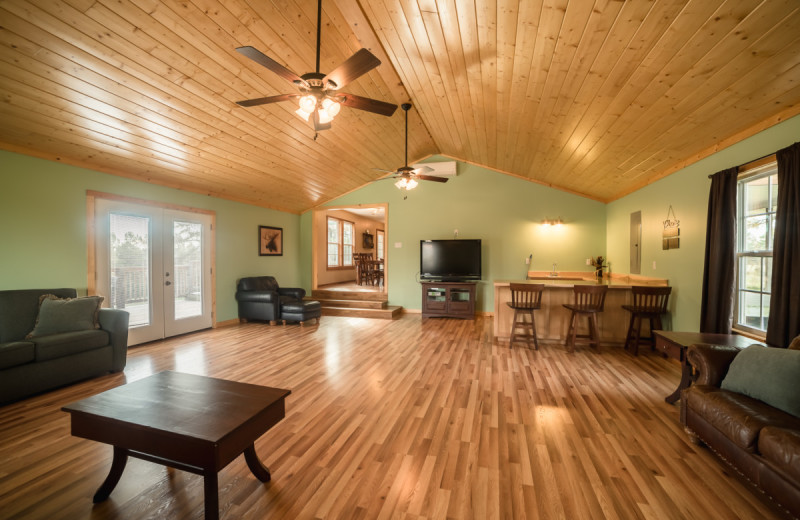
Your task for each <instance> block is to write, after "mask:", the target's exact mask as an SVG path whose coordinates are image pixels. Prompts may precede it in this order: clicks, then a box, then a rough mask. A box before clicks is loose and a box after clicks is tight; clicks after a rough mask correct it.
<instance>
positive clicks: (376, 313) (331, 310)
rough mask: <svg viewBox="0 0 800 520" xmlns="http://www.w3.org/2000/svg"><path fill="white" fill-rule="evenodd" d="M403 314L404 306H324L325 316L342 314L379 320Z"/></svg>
mask: <svg viewBox="0 0 800 520" xmlns="http://www.w3.org/2000/svg"><path fill="white" fill-rule="evenodd" d="M400 314H402V307H391V308H388V309H349V308H343V307H323V308H322V315H323V316H342V317H348V318H371V319H379V320H391V319H394V318H397V317H399V316H400Z"/></svg>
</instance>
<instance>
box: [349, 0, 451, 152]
mask: <svg viewBox="0 0 800 520" xmlns="http://www.w3.org/2000/svg"><path fill="white" fill-rule="evenodd" d="M361 5H362V7H363V8H364V10H365V12H369V13H371V15H372V17H373V19H375V20H377V21H378V24H379V26H380V27H381V31H380V33H379V35H378V36H379V39H381V42H382V44H383V46H384V48H385V49H386V51H387V53H388V52H391V53H392V55H393V56H394V57H395V60H397V63H398V64H399V67H398V68H397V72H398V74H399V75H400V78H401V80H402V81H403V83H404V84H406V85H409V88H410V92H422V93H424V94H421V95H420V94H415V95H414V96H412V98H413V103H414V104H415V105H416V106H417V110H418V111H419V113H420V114H421V115H422V117H423V120H424V122H425V125H426V126H427V127H428V128H431V129H433V131H432V133H431V135H438V136H443V135H444V134H445V131H444V128H442V126H443V125H444V121H445V119H444V114H443V113H442V112H440V111H439V108H438V102H437V101H436V98H435V96H434V97H433V99H431V98H430V96H433V94H432V91H433V89H432V88H431V85H430V84H427V85H425V84H423V83H422V82H423V81H425V78H420V77H418V75H417V74H416V71H415V69H414V66H413V65H412V62H413V59H412V57H411V56H409V55H408V54H406V48H405V47H404V46H403V45H402V43H401V40H400V38H399V34H400V32H401V31H402V30H403V29H405V32H406V33H407V34H406V36H407V37H408V38H410V39H411V41H415V40H414V38H413V35H412V34H411V33H410V30H409V26H408V24H407V23H405V22H404V21H403V20H397V21H395V19H392V18H388V19H387V18H385V17H382V16H380V14H379V13H377V12H376V11H374V10H373V2H367V3H366V5H365V4H364V3H361ZM398 16H400V15H396V16H395V18H398ZM390 27H391V28H393V29H394V30H393V31H390V30H389V28H390ZM381 37H384V38H385V40H384V39H382V38H381ZM401 51H402V52H401ZM417 61H419V60H417ZM404 64H406V65H404ZM444 126H445V127H446V125H444ZM437 145H438V148H440V149H441V148H443V146H444V145H442V144H441V143H438V142H437Z"/></svg>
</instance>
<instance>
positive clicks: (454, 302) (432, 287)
mask: <svg viewBox="0 0 800 520" xmlns="http://www.w3.org/2000/svg"><path fill="white" fill-rule="evenodd" d="M420 283H421V284H422V317H423V318H466V319H470V320H472V319H475V285H476V284H477V282H420Z"/></svg>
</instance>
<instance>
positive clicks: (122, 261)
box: [109, 213, 151, 327]
mask: <svg viewBox="0 0 800 520" xmlns="http://www.w3.org/2000/svg"><path fill="white" fill-rule="evenodd" d="M109 217H110V231H111V233H110V235H111V254H110V258H111V301H110V302H109V306H110V307H111V308H112V309H125V310H126V311H128V313H129V314H130V316H129V326H130V327H140V326H143V325H149V324H150V318H151V317H150V219H149V218H148V217H140V216H134V215H121V214H117V213H111V214H110V215H109Z"/></svg>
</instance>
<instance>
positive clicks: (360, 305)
mask: <svg viewBox="0 0 800 520" xmlns="http://www.w3.org/2000/svg"><path fill="white" fill-rule="evenodd" d="M317 301H318V302H319V303H320V304H322V306H323V307H349V308H353V309H385V308H386V302H369V301H365V300H325V299H323V298H320V299H319V300H317Z"/></svg>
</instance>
